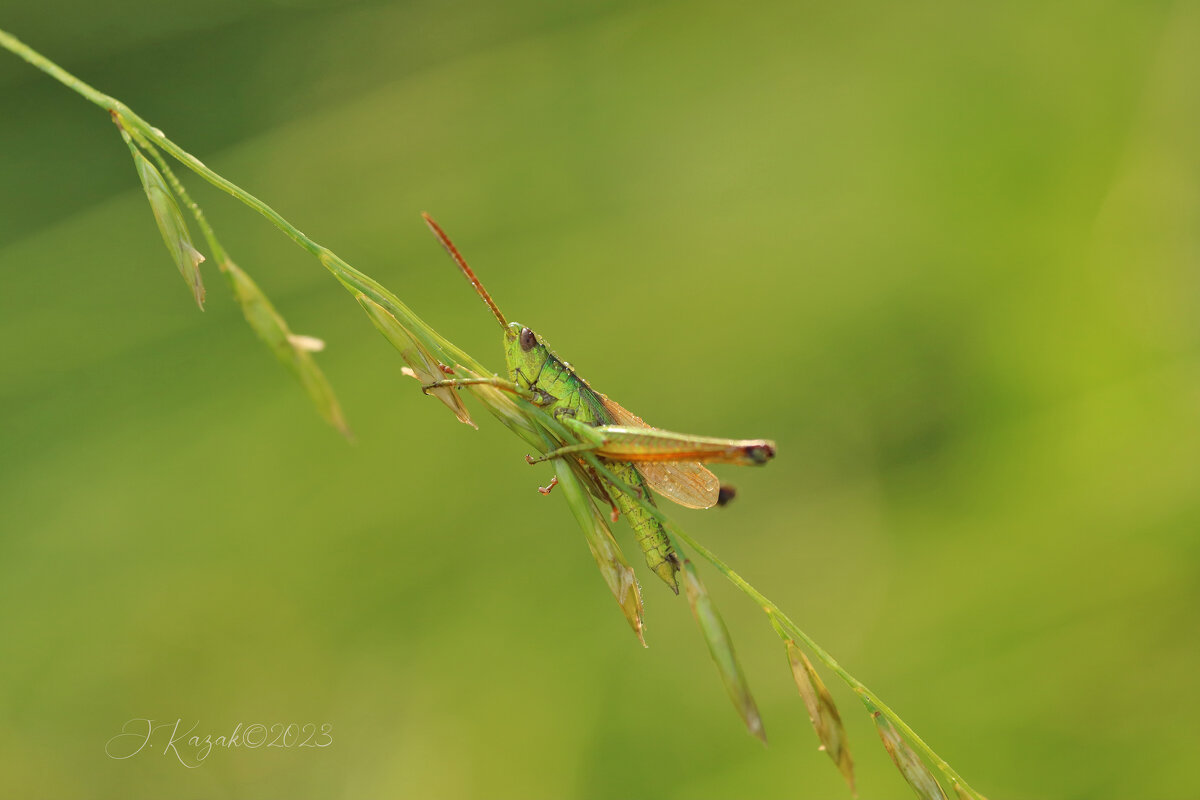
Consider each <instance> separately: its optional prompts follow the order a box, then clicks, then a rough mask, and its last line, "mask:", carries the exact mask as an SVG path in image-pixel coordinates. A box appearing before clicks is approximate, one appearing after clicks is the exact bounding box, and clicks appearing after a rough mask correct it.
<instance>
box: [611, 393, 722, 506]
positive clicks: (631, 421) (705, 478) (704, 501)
mask: <svg viewBox="0 0 1200 800" xmlns="http://www.w3.org/2000/svg"><path fill="white" fill-rule="evenodd" d="M600 398H601V400H602V402H603V403H604V408H605V409H606V410H607V411H608V413H609V414H611V415H612V417H613V421H614V422H616V423H617V424H618V425H624V426H626V427H629V428H651V427H652V426H650V425H647V424H646V423H645V422H643V421H642V419H641V417H639V416H637V415H636V414H634V413H633V412H631V411H626V410H625V409H624V408H622V407H621V406H620V405H619V404H618V403H617V402H616V401H614V400H609V399H608V398H607V397H605V396H604V395H600ZM634 466H635V467H637V471H638V472H640V473H642V477H643V478H645V479H646V483H647V484H649V486H650V488H651V489H653V490H654V491H656V492H658V493H659V494H661V495H662V496H663V497H665V498H667V499H668V500H671V501H672V502H675V503H678V504H679V505H681V506H686V507H687V508H712V507H713V506H715V505H716V504H717V497H718V496H719V494H720V491H721V482H720V481H719V480H717V476H716V475H713V474H712V473H711V472H710V471H709V470H708V469H706V468H705V467H704V466H703V465H702V464H700V463H699V462H694V461H647V462H637V463H635V464H634Z"/></svg>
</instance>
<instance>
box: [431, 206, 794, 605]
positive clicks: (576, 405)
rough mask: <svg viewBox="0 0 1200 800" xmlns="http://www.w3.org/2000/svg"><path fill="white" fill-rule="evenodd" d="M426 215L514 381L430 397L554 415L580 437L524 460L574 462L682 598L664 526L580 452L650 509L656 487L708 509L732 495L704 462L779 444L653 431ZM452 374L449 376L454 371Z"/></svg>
mask: <svg viewBox="0 0 1200 800" xmlns="http://www.w3.org/2000/svg"><path fill="white" fill-rule="evenodd" d="M423 216H424V218H425V222H426V223H427V224H428V225H429V228H430V229H431V230H432V231H433V233H434V235H435V236H437V238H438V240H439V241H441V243H442V246H443V247H445V248H446V252H448V253H449V254H450V256H451V258H453V259H454V261H455V263H456V264H458V267H459V269H461V270H462V272H463V274H464V275H465V276H466V277H467V280H468V281H470V282H471V285H472V286H473V287H475V291H476V292H477V293H478V294H479V296H480V297H481V298H483V301H484V302H485V303H487V305H488V308H490V309H491V310H492V313H493V314H494V315H495V317H496V319H497V320H499V321H500V327H501V328H503V329H504V360H505V362H506V365H507V367H508V377H509V379H508V380H507V381H506V380H503V379H501V378H498V377H494V378H486V377H472V378H446V379H443V380H438V381H434V382H432V383H427V384H425V385H424V387H423V388H424V389H425V391H426V392H427V393H428V392H429V391H431V390H434V389H438V388H441V387H459V386H468V385H471V384H488V385H491V386H494V387H496V388H499V389H502V390H505V391H508V392H511V393H513V394H517V395H520V396H522V397H524V398H526V399H527V400H529V401H530V402H532V403H533V404H534V405H536V406H538V407H539V408H541V409H543V410H545V411H547V412H548V413H550V414H553V415H554V417H555V418H556V419H558V420H559V421H560V422H561V423H562V424H563V425H564V426H565V427H567V428H569V429H570V430H571V431H572V432H573V433H575V434H576V435H577V436H578V437H579V441H578V442H577V443H574V444H564V445H563V446H562V447H559V448H558V449H556V450H551V451H550V452H548V453H546V454H544V455H542V456H540V457H538V458H533V457H531V456H526V461H528V462H529V463H530V464H536V463H538V462H542V461H547V460H549V459H553V458H568V459H569V463H570V464H571V466H572V468H573V469H574V471H575V472H576V474H578V475H579V477H580V478H581V479H582V480H583V482H584V484H585V485H586V486H588V488H589V489H590V490H591V492H592V494H593V495H595V496H596V497H597V498H598V499H599V500H600V501H601V502H604V503H606V504H607V505H609V506H610V507H611V508H612V518H613V521H616V519H617V514H618V509H619V510H620V512H623V513H624V514H625V517H626V519H628V520H629V524H630V526H631V527H632V528H633V531H634V534H635V536H636V537H637V540H638V544H639V545H640V546H641V548H642V551H643V553H644V555H645V557H646V563H647V564H648V565H649V567H650V569H652V570H654V572H655V573H656V574H657V575H658V576H659V577H660V578H662V579H663V581H664V582H666V584H667V585H668V586H670V587H671V589H673V590H674V591H675V592H676V594H678V592H679V585H678V583H677V581H676V577H675V576H676V573H677V572H678V570H679V558H678V557H677V556H676V555H675V551H674V549H673V548H672V547H671V542H670V539H669V538H668V537H667V534H666V531H664V530H663V527H662V524H661V523H660V522H659V521H658V520H657V519H655V518H654V517H653V516H651V515H650V514H649V513H648V512H647V511H646V509H645V508H643V507H642V506H641V505H640V504H638V503H636V502H634V501H633V499H632V498H630V497H629V496H628V495H626V494H625V493H623V492H620V491H614V492H609V491H608V489H607V488H606V487H605V485H604V482H603V481H602V480H601V479H600V477H599V476H598V475H597V474H596V473H595V472H594V471H593V470H591V469H590V468H589V467H588V465H587V464H586V462H584V461H582V460H581V459H580V458H578V456H577V454H579V453H582V452H585V451H590V452H592V453H594V454H595V455H597V456H599V457H600V458H603V459H604V460H605V462H606V466H607V467H608V469H609V470H610V471H611V472H612V473H613V474H614V475H615V476H616V477H617V478H619V479H620V480H621V481H623V482H624V483H625V484H627V485H628V486H631V487H633V488H634V489H635V490H636V491H637V492H638V493H640V494H641V497H642V500H643V501H644V502H646V503H648V504H651V505H652V504H653V502H654V501H653V500H652V499H651V498H650V494H649V492H647V491H646V489H647V488H650V489H654V490H655V491H656V492H658V493H659V494H660V495H662V496H663V497H666V498H667V499H668V500H672V501H674V502H676V503H678V504H679V505H682V506H686V507H688V508H710V507H712V506H713V505H716V504H718V503H719V502H723V501H724V499H725V498H726V497H728V496H730V494H728V493H727V492H729V490H728V489H726V488H723V487H722V486H721V484H720V481H718V480H717V476H715V475H713V474H712V472H710V471H709V470H708V469H706V468H705V467H704V466H703V465H702V463H701V462H709V463H720V464H748V465H759V464H765V463H766V462H768V461H770V460H771V459H772V458H773V457H774V456H775V443H774V442H771V441H768V440H765V439H748V440H735V439H717V438H711V437H706V436H691V435H688V434H682V433H672V432H670V431H664V430H660V429H658V428H654V427H651V426H649V425H647V424H646V423H645V422H643V421H642V420H641V419H640V418H639V417H637V416H636V415H634V414H632V413H630V412H629V411H626V410H625V409H624V408H622V407H621V406H620V405H618V404H617V403H616V402H614V401H613V400H610V399H609V398H608V397H606V396H605V395H603V394H600V393H599V392H597V391H596V390H594V389H593V388H592V387H591V386H590V385H588V382H587V381H585V380H584V379H583V378H582V377H580V376H579V375H578V374H576V372H575V369H574V368H573V367H572V366H571V365H570V364H569V363H567V362H566V361H563V360H562V359H560V358H559V357H558V356H557V355H555V354H554V352H553V351H552V350H551V349H550V348H549V347H548V346H547V345H546V343H545V342H544V341H543V340H541V339H540V338H539V337H538V336H537V334H535V333H534V332H533V331H532V330H530V329H529V328H526V327H524V326H523V325H521V324H520V323H517V322H511V323H510V322H508V320H506V319H505V318H504V314H503V313H501V311H500V308H499V307H498V306H497V305H496V303H495V301H493V300H492V297H491V295H489V294H488V293H487V290H486V289H484V288H483V284H481V283H480V282H479V279H478V278H477V277H475V273H474V272H473V271H472V270H471V268H470V267H469V266H467V262H466V259H464V258H463V257H462V254H460V253H459V251H458V248H456V247H455V246H454V243H453V242H451V241H450V237H449V236H447V235H446V233H445V231H443V230H442V229H441V227H440V226H439V225H438V224H437V223H436V222H434V221H433V218H432V217H430V216H429V215H428V214H424V215H423ZM446 371H447V372H450V370H449V369H447V370H446ZM557 480H558V479H557V478H555V479H553V480H552V481H551V482H550V485H549V486H547V487H544V488H542V489H540V490H539V491H541V492H542V493H543V494H549V492H550V490H551V489H552V488H553V487H554V485H555V484H556V483H557Z"/></svg>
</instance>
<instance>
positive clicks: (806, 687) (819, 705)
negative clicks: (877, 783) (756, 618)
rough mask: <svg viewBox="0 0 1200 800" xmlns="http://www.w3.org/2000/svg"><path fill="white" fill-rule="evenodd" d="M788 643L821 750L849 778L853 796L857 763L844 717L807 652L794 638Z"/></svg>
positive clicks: (793, 665) (794, 671) (788, 650)
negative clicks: (848, 740) (847, 741)
mask: <svg viewBox="0 0 1200 800" xmlns="http://www.w3.org/2000/svg"><path fill="white" fill-rule="evenodd" d="M785 644H786V645H787V654H788V661H789V662H790V663H791V665H792V676H793V677H794V678H795V679H796V687H797V688H798V689H799V690H800V697H801V698H803V700H804V706H805V708H807V709H808V719H809V721H810V722H812V726H813V730H815V731H816V732H817V739H819V740H820V742H821V748H820V749H822V750H824V751H825V752H826V753H828V754H829V757H830V758H831V759H833V763H834V764H835V765H836V766H837V768H838V771H839V772H841V773H842V777H843V778H845V779H846V784H847V785H848V786H849V787H850V793H851V794H854V793H855V792H854V761H853V759H851V758H850V749H849V748H848V747H847V746H846V729H845V728H844V727H843V726H842V715H841V714H839V713H838V710H837V706H836V705H834V702H833V696H832V695H830V694H829V690H828V689H826V688H825V683H824V682H823V681H822V680H821V676H820V675H818V674H817V671H816V670H815V669H814V668H813V665H812V662H811V661H809V660H808V656H806V655H805V654H804V651H803V650H801V649H800V647H799V646H798V645H797V644H796V643H795V642H794V641H792V640H791V639H788V640H787V641H786V642H785Z"/></svg>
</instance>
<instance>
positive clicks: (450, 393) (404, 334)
mask: <svg viewBox="0 0 1200 800" xmlns="http://www.w3.org/2000/svg"><path fill="white" fill-rule="evenodd" d="M355 298H356V299H357V300H358V304H359V305H361V306H362V307H363V310H364V311H366V312H367V316H368V317H370V318H371V322H373V323H374V324H375V327H376V328H377V329H378V330H379V332H380V333H382V334H383V336H384V338H385V339H387V340H388V341H389V342H391V343H392V347H395V348H396V349H397V350H399V351H400V355H401V356H403V357H404V360H405V361H407V362H408V366H407V367H405V369H404V374H405V375H408V376H409V377H411V378H416V379H417V380H418V381H420V382H421V384H422V385H424V384H429V383H433V382H434V381H437V380H441V379H442V378H444V377H446V371H445V368H444V367H443V365H442V364H440V363H438V360H437V359H436V358H434V357H433V356H432V355H431V354H430V353H429V351H428V350H426V349H425V347H424V346H423V345H422V344H421V343H420V342H419V341H417V340H416V339H415V338H414V337H413V336H412V335H411V334H409V332H408V330H407V329H406V328H405V327H404V326H403V325H401V324H400V321H399V320H397V319H396V318H395V317H394V316H392V314H391V313H389V312H388V310H387V309H386V308H384V307H383V306H381V305H379V303H376V302H375V301H374V300H372V299H371V298H369V297H367V296H366V295H365V294H362V293H361V292H360V293H359V294H356V295H355ZM428 394H430V395H432V396H434V397H436V398H437V399H438V400H441V401H442V402H443V403H445V405H446V407H447V408H449V409H450V410H451V411H452V412H454V416H455V417H457V418H458V421H459V422H461V423H463V424H465V425H470V426H471V427H472V428H475V429H477V430H478V428H479V426H478V425H476V424H475V423H474V422H473V421H472V420H471V415H470V413H468V412H467V407H466V406H465V405H463V401H462V398H461V397H459V396H458V392H456V391H454V389H451V388H449V387H441V388H438V389H430V390H429V392H428Z"/></svg>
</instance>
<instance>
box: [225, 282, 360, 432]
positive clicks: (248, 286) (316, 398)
mask: <svg viewBox="0 0 1200 800" xmlns="http://www.w3.org/2000/svg"><path fill="white" fill-rule="evenodd" d="M221 271H222V272H224V273H225V277H226V278H228V279H229V285H230V286H231V287H232V288H233V296H234V297H235V298H236V299H237V302H238V305H239V306H241V307H242V314H244V315H245V317H246V322H248V323H250V327H251V328H253V329H254V332H255V333H256V334H258V338H259V339H262V341H263V343H265V344H266V345H267V347H269V348H270V349H271V352H272V353H274V354H275V358H277V359H279V361H280V362H281V363H282V364H283V365H284V366H285V367H287V368H288V369H289V370H291V371H292V373H293V374H294V375H295V376H296V377H297V378H299V379H300V383H301V384H302V385H303V386H304V391H305V392H307V393H308V396H309V398H310V399H311V400H312V401H313V404H314V405H315V406H316V407H317V411H318V413H320V415H321V416H322V417H324V418H325V421H326V422H328V423H329V424H330V425H332V426H333V427H335V428H337V430H338V431H339V432H340V433H341V434H342V435H343V436H345V437H346V438H347V439H349V438H353V434H352V433H351V431H350V426H349V425H348V424H347V423H346V417H345V415H344V414H343V413H342V407H341V405H340V404H339V403H338V400H337V396H336V395H335V394H334V393H333V387H332V386H330V385H329V380H328V379H327V378H326V377H325V373H324V372H322V371H321V368H320V367H318V366H317V362H316V361H315V360H314V359H313V357H312V354H313V352H314V351H315V350H320V349H323V348H324V345H325V343H324V342H321V340H320V339H315V338H313V337H311V336H297V335H295V334H293V333H292V332H291V330H289V329H288V324H287V322H286V321H285V320H284V318H283V317H282V316H280V314H279V312H278V311H276V310H275V306H273V305H271V301H270V300H268V299H267V296H266V295H265V294H263V291H262V289H260V288H258V284H257V283H255V282H254V280H253V279H252V278H251V277H250V276H249V275H247V274H246V273H245V272H243V271H242V269H241V268H240V267H238V265H237V264H234V263H233V262H232V261H230V260H228V259H225V260H224V261H222V262H221ZM318 343H319V344H320V347H317V346H316V345H317V344H318Z"/></svg>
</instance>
